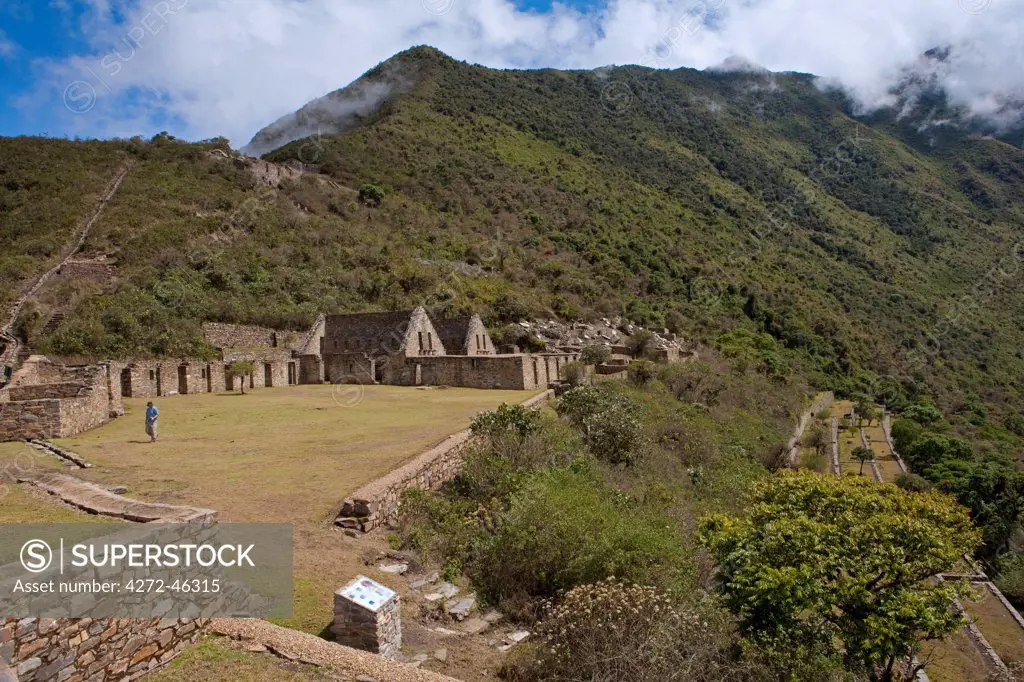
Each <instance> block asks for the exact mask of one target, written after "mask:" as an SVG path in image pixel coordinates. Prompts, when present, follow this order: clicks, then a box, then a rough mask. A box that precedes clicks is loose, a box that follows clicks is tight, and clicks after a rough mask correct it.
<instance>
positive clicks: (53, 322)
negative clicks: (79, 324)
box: [43, 312, 67, 336]
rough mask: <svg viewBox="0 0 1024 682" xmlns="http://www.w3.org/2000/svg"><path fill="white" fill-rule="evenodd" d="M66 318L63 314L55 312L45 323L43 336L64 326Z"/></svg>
mask: <svg viewBox="0 0 1024 682" xmlns="http://www.w3.org/2000/svg"><path fill="white" fill-rule="evenodd" d="M66 317H67V315H66V314H65V313H61V312H57V313H54V314H53V315H51V316H50V319H49V320H47V321H46V325H45V326H44V327H43V335H44V336H49V335H50V334H52V333H54V332H55V331H57V328H58V327H60V326H61V325H62V324H64V319H65V318H66Z"/></svg>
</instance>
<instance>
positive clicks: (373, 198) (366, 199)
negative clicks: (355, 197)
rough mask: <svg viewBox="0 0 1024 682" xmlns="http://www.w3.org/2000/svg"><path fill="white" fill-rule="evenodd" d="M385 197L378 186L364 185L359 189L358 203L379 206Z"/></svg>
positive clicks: (382, 189) (385, 194)
mask: <svg viewBox="0 0 1024 682" xmlns="http://www.w3.org/2000/svg"><path fill="white" fill-rule="evenodd" d="M386 196H387V192H385V191H384V188H383V187H381V186H379V185H371V184H370V183H366V184H364V185H362V186H360V188H359V201H361V202H362V203H364V204H366V205H367V206H380V205H381V204H382V203H384V197H386Z"/></svg>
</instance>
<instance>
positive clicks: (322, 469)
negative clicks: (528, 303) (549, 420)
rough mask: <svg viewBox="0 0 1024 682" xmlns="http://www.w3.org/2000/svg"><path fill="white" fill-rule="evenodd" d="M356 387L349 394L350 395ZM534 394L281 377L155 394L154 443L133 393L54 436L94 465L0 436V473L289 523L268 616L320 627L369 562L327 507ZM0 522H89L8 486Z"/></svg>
mask: <svg viewBox="0 0 1024 682" xmlns="http://www.w3.org/2000/svg"><path fill="white" fill-rule="evenodd" d="M356 391H359V392H358V393H357V392H356ZM532 395H534V394H533V393H527V392H523V391H480V390H473V389H436V390H418V389H415V388H405V387H396V386H366V387H362V388H357V387H354V386H343V387H332V386H293V387H288V388H276V389H262V390H259V391H256V392H253V393H249V394H246V395H244V396H243V395H232V394H212V395H196V396H171V397H166V398H161V399H159V400H157V401H156V402H157V405H158V407H159V408H160V440H159V442H157V443H155V444H152V443H149V441H148V437H147V436H146V435H145V433H144V428H143V426H144V425H143V417H142V415H143V411H144V410H145V404H146V403H145V400H141V399H130V400H127V401H126V409H127V411H128V413H127V415H126V416H124V417H121V418H119V419H115V420H114V421H112V422H111V423H109V424H107V425H105V426H103V427H101V428H99V429H95V430H93V431H89V432H87V433H85V434H82V435H81V436H79V437H77V438H72V439H66V440H61V441H57V442H59V443H60V444H61V445H63V446H65V447H67V448H70V449H72V450H74V451H76V452H78V453H79V454H81V455H82V456H83V457H85V458H86V459H87V460H89V461H90V462H92V463H93V464H94V465H95V468H93V469H88V470H80V469H75V470H68V469H66V468H64V467H62V466H61V465H60V464H59V463H58V462H56V461H55V460H54V459H52V458H50V457H44V456H41V455H39V454H37V453H35V452H34V451H33V450H31V449H29V448H28V447H27V446H25V445H23V444H18V443H7V444H0V468H2V467H16V466H21V467H25V466H42V467H47V468H53V469H59V470H62V471H67V472H68V473H72V474H73V475H76V476H80V477H81V478H84V479H87V480H90V481H94V482H96V483H100V484H103V485H124V486H127V487H128V493H127V495H128V496H129V497H133V498H136V499H141V500H146V501H150V502H165V503H169V504H184V505H194V506H200V507H207V508H211V509H215V510H217V511H218V512H219V514H220V516H219V518H220V520H221V521H227V522H263V523H290V524H293V525H294V532H295V615H294V617H293V618H291V619H288V620H287V621H281V622H280V624H282V625H285V626H288V627H294V628H297V629H300V630H304V631H306V632H311V633H314V634H320V633H321V632H322V631H323V630H324V628H325V627H326V626H327V625H328V624H329V622H330V620H331V613H332V593H333V591H334V590H336V589H337V588H338V587H340V586H341V585H342V584H344V583H345V582H347V581H348V580H350V579H351V578H352V577H353V576H354V575H356V574H358V573H363V574H366V575H370V576H371V577H382V576H380V575H375V568H374V567H371V566H366V565H364V564H363V562H362V560H361V557H360V553H361V552H363V551H365V550H366V549H367V548H368V547H369V546H370V544H368V542H367V541H362V542H361V544H360V545H359V546H358V548H357V547H356V545H355V541H354V540H352V539H351V538H347V537H345V536H344V535H342V534H341V533H340V532H338V531H337V530H335V529H334V528H333V527H332V525H331V523H330V521H331V519H330V518H329V517H330V516H331V512H332V511H333V510H334V508H335V507H336V505H338V503H339V502H340V501H341V500H343V499H344V498H345V497H346V496H347V495H349V494H350V493H352V492H353V491H355V490H356V489H358V488H359V487H360V486H362V485H364V484H366V483H368V482H370V481H372V480H374V479H376V478H377V477H379V476H381V475H383V474H385V473H387V472H388V471H391V470H392V469H394V468H396V467H398V466H399V465H401V464H402V463H404V462H405V461H406V460H408V459H410V458H412V457H413V456H415V455H416V454H418V453H419V452H420V451H422V450H424V449H425V448H427V447H429V446H430V445H433V444H434V443H437V442H438V441H440V440H441V439H443V438H444V437H445V436H447V435H449V434H452V433H454V432H456V431H459V430H461V429H464V428H466V427H467V426H468V425H469V421H470V419H471V418H472V417H473V416H474V415H476V414H477V413H478V412H480V411H482V410H487V409H493V408H495V407H497V406H498V405H500V404H501V403H519V402H522V401H524V400H526V399H527V398H529V397H531V396H532ZM0 495H2V496H0V519H2V520H5V521H35V520H39V521H76V520H92V519H91V517H88V516H86V515H83V514H78V513H77V512H74V511H73V510H70V509H67V508H65V507H62V506H60V505H57V504H55V503H53V502H52V501H49V500H46V499H45V497H44V496H41V495H38V494H36V493H35V492H34V491H31V490H23V489H21V487H20V486H12V485H3V486H0Z"/></svg>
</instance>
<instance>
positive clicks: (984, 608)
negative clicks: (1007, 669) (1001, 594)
mask: <svg viewBox="0 0 1024 682" xmlns="http://www.w3.org/2000/svg"><path fill="white" fill-rule="evenodd" d="M977 596H978V598H977V599H975V600H971V601H966V602H964V608H965V609H966V610H967V613H968V614H969V615H970V616H971V618H972V619H974V623H975V625H977V626H978V629H979V630H981V634H983V635H984V636H985V639H987V640H988V643H989V644H991V645H992V648H993V649H995V650H996V653H997V654H999V658H1001V659H1003V663H1006V664H1007V665H1010V664H1013V663H1024V629H1021V627H1020V625H1018V624H1017V621H1016V620H1014V618H1013V616H1011V615H1010V612H1009V611H1007V610H1006V607H1005V606H1003V604H1002V602H1000V601H999V599H997V598H996V596H995V595H994V594H992V592H991V591H989V589H988V588H987V587H983V586H980V585H979V586H977Z"/></svg>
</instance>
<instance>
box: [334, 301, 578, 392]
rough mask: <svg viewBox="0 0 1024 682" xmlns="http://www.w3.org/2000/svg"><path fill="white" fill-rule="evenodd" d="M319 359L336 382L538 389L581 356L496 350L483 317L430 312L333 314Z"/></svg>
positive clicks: (556, 378) (562, 353)
mask: <svg viewBox="0 0 1024 682" xmlns="http://www.w3.org/2000/svg"><path fill="white" fill-rule="evenodd" d="M321 347H322V353H321V360H322V363H323V368H324V380H325V381H328V382H330V383H359V384H366V383H378V384H393V385H397V386H461V387H465V388H500V389H511V390H532V389H535V388H544V387H546V386H547V385H548V384H550V383H552V382H555V381H558V380H559V379H560V377H561V369H562V367H563V366H564V365H566V364H568V363H569V362H572V361H573V360H576V359H578V357H579V354H578V353H565V352H551V353H537V354H532V355H524V354H521V353H498V352H497V351H496V350H495V346H494V342H493V341H492V340H491V337H490V335H489V334H488V333H487V328H486V327H485V326H484V324H483V322H482V321H481V320H480V318H479V317H478V316H477V315H472V316H466V317H457V318H450V319H434V318H431V316H430V315H429V314H428V313H427V311H426V310H425V309H424V308H422V307H421V308H416V309H414V310H406V311H398V312H387V313H359V314H353V315H328V316H327V317H326V320H325V328H324V336H323V342H322V344H321Z"/></svg>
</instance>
